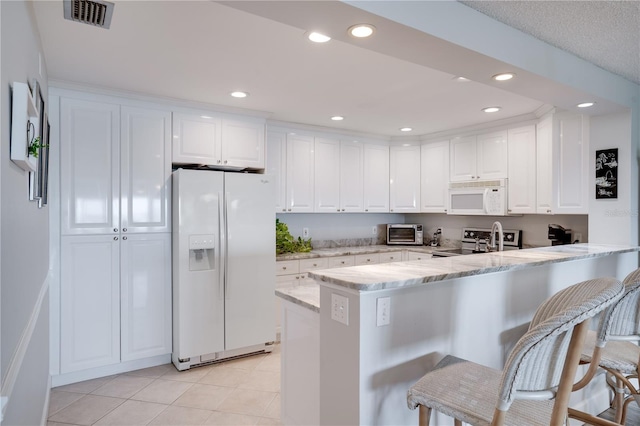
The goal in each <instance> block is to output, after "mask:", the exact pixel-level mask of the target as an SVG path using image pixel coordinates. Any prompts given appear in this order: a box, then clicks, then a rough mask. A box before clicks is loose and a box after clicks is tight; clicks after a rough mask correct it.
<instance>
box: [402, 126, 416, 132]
mask: <svg viewBox="0 0 640 426" xmlns="http://www.w3.org/2000/svg"><path fill="white" fill-rule="evenodd" d="M412 130H413V129H412V128H411V127H401V128H400V131H401V132H410V131H412Z"/></svg>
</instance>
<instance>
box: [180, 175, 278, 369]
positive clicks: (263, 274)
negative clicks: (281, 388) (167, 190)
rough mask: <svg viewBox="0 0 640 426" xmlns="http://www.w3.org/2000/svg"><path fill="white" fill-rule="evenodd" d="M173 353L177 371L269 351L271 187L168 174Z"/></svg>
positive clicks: (257, 179)
mask: <svg viewBox="0 0 640 426" xmlns="http://www.w3.org/2000/svg"><path fill="white" fill-rule="evenodd" d="M172 189H173V217H172V220H173V228H172V232H173V235H172V237H173V242H172V244H173V253H172V258H173V353H172V361H173V363H174V365H175V366H176V368H178V370H186V369H188V368H190V367H192V366H195V365H198V364H204V363H209V362H213V361H215V360H219V359H224V358H229V357H233V356H239V355H243V354H247V353H252V352H259V351H270V350H271V348H272V344H273V341H274V340H275V320H274V315H273V312H274V310H275V297H274V291H275V187H274V184H273V180H272V179H270V177H269V176H268V175H264V174H249V173H229V172H220V171H210V170H187V169H178V170H176V171H175V172H173V186H172Z"/></svg>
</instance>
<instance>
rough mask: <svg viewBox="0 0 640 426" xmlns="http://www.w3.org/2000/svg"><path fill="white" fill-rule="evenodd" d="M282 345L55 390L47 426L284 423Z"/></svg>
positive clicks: (163, 366) (165, 366)
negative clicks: (206, 363) (268, 350)
mask: <svg viewBox="0 0 640 426" xmlns="http://www.w3.org/2000/svg"><path fill="white" fill-rule="evenodd" d="M280 424H282V423H281V422H280V345H276V346H275V347H274V350H273V352H272V353H270V354H261V355H253V356H251V357H247V358H241V359H237V360H233V361H227V362H222V363H219V364H214V365H210V366H205V367H197V368H194V369H192V370H188V371H184V372H179V371H177V370H176V369H175V368H174V367H173V365H171V364H166V365H160V366H158V367H151V368H146V369H143V370H137V371H132V372H129V373H125V374H119V375H116V376H110V377H104V378H100V379H94V380H87V381H86V382H80V383H74V384H71V385H66V386H61V387H57V388H54V389H52V390H51V399H50V402H49V421H48V422H47V425H48V426H63V425H67V426H68V425H122V426H124V425H171V426H176V425H280Z"/></svg>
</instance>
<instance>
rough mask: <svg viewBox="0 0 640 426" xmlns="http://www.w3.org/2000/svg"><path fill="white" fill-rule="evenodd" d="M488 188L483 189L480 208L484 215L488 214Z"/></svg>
mask: <svg viewBox="0 0 640 426" xmlns="http://www.w3.org/2000/svg"><path fill="white" fill-rule="evenodd" d="M490 191H491V190H490V189H489V188H485V189H484V191H483V196H482V208H483V209H484V213H485V214H489V193H490Z"/></svg>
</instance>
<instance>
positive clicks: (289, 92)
mask: <svg viewBox="0 0 640 426" xmlns="http://www.w3.org/2000/svg"><path fill="white" fill-rule="evenodd" d="M473 3H474V4H472V6H473V7H476V8H478V9H481V10H482V11H483V12H484V13H487V14H490V13H497V12H496V11H497V10H498V11H499V10H503V11H506V12H504V13H503V14H502V15H500V16H499V17H498V19H500V20H507V19H509V18H513V17H514V16H518V15H519V14H521V12H522V10H523V9H517V7H514V8H510V7H503V8H500V6H499V5H498V6H496V5H495V4H492V5H487V6H486V7H484V6H483V7H484V8H481V7H480V4H479V3H483V4H484V3H512V2H478V4H476V2H473ZM513 3H527V2H513ZM552 3H557V2H552ZM567 3H575V2H567ZM598 3H600V2H598ZM520 7H524V6H520ZM34 10H35V13H36V19H37V22H38V27H39V30H40V33H41V38H42V43H43V49H44V54H45V58H46V62H47V70H48V75H49V78H50V79H51V80H58V81H66V82H73V83H81V84H86V85H91V86H97V87H102V88H109V89H117V90H124V91H134V92H139V93H143V94H149V95H154V96H160V97H167V98H175V99H182V100H189V101H197V102H204V103H208V104H214V105H222V106H228V107H236V108H245V109H249V110H255V111H262V112H266V113H268V114H269V118H271V119H273V120H279V121H286V122H294V123H305V124H312V125H318V126H326V127H334V128H338V129H344V130H352V131H358V132H365V133H371V134H377V135H385V136H391V137H393V136H399V135H401V134H402V133H401V132H400V131H399V128H400V127H404V126H410V127H412V128H413V129H414V131H413V132H412V134H413V135H426V134H432V133H437V132H441V131H445V130H448V129H457V128H464V127H467V126H474V125H478V124H479V123H483V122H486V121H492V120H499V119H504V118H508V117H515V116H521V115H524V114H530V113H532V112H534V111H535V110H536V109H538V108H540V107H541V106H543V104H544V103H543V101H542V100H540V99H534V98H535V97H536V96H535V94H536V93H538V92H540V93H542V92H543V91H540V90H538V89H535V88H534V87H533V86H532V84H531V83H530V84H529V85H530V86H531V87H530V89H535V90H530V93H531V96H527V97H525V96H522V95H521V94H517V93H516V91H511V90H510V87H509V84H521V85H522V84H524V83H522V82H519V83H508V84H506V85H505V86H503V87H505V89H501V88H499V87H497V84H496V83H493V82H491V81H490V80H489V79H488V77H487V80H486V81H484V80H480V79H476V81H482V82H481V83H480V82H476V81H472V82H468V83H459V82H456V81H454V80H453V77H454V74H450V73H448V72H444V71H442V70H443V69H445V68H446V67H443V66H436V65H441V64H439V62H438V61H440V62H442V61H444V60H446V59H447V58H449V57H450V56H453V55H452V54H449V53H448V51H447V49H448V46H447V43H445V42H442V41H434V40H430V39H428V38H427V37H428V36H427V35H424V34H422V33H418V32H417V31H415V30H411V29H408V28H405V27H401V26H400V25H398V24H395V23H391V22H389V21H385V20H383V19H382V18H380V17H377V16H374V15H370V14H368V13H366V12H364V11H361V10H359V9H357V8H353V7H351V6H348V5H346V4H344V3H341V2H331V1H322V2H308V1H293V2H291V1H288V2H274V1H267V2H245V1H240V2H229V3H226V4H221V3H217V2H209V1H117V2H116V6H115V11H114V14H113V19H112V22H111V28H110V29H108V30H105V29H99V28H94V27H91V26H88V25H84V24H78V23H75V22H71V21H67V20H64V19H63V7H62V0H56V1H35V2H34ZM509 10H510V11H509ZM579 10H582V9H581V8H577V9H575V8H573V9H572V8H568V9H566V10H565V12H563V13H571V14H574V15H575V13H578V12H579ZM249 12H250V13H249ZM532 13H534V14H535V13H537V12H535V11H534V12H532ZM639 16H640V15H639ZM532 20H533V21H536V20H538V19H537V18H533V19H532ZM356 22H370V23H372V24H374V25H376V27H377V32H376V35H375V37H373V38H372V39H371V40H366V41H362V40H352V39H350V38H349V37H347V36H346V35H344V34H343V33H344V31H345V29H346V28H347V27H348V26H349V25H350V24H352V23H356ZM567 22H572V21H571V20H567ZM579 22H580V23H582V21H579ZM313 25H316V26H318V27H319V28H324V29H325V30H326V31H327V32H328V33H330V34H332V35H334V39H333V40H332V41H330V42H329V43H326V44H321V45H320V44H314V43H311V42H309V41H308V40H306V39H305V37H304V33H305V30H307V29H310V28H312V26H313ZM514 25H515V24H514ZM538 27H543V26H538ZM636 29H637V28H636ZM542 30H544V28H542ZM547 31H548V29H547ZM543 32H544V31H543ZM335 34H342V35H339V36H335ZM554 34H558V32H557V31H556V32H555V33H554ZM562 37H565V38H568V39H570V38H571V37H570V35H569V36H567V35H566V34H562ZM356 43H359V44H360V45H356ZM412 43H413V46H412V45H411V44H412ZM419 43H431V44H430V48H432V49H431V50H430V52H431V55H430V56H426V55H420V56H421V57H420V58H418V59H416V60H413V59H412V60H407V59H406V58H407V57H409V55H408V52H409V49H411V48H420V49H424V47H423V46H418V44H419ZM585 43H586V44H589V43H591V41H590V40H584V42H583V44H585ZM577 44H578V45H580V43H577ZM614 56H615V55H614ZM619 56H623V55H619ZM402 58H405V59H402ZM464 66H465V68H468V69H470V70H471V69H473V70H475V72H476V73H478V72H480V71H482V72H486V73H489V74H487V75H488V76H490V75H492V74H490V72H493V70H498V71H500V70H501V68H500V67H501V66H502V67H503V68H504V65H501V64H499V63H494V62H491V63H490V62H488V61H487V58H485V57H480V56H479V55H473V54H472V52H470V53H468V54H467V55H466V56H465V59H464ZM601 66H602V65H601ZM624 66H627V67H631V68H633V67H634V66H636V65H634V64H633V63H631V64H630V65H623V67H624ZM612 71H613V70H612ZM627 71H628V70H627ZM636 71H637V70H636ZM519 77H520V74H519ZM514 87H515V86H514ZM234 90H245V91H248V92H250V96H249V97H248V98H246V99H242V100H238V99H234V98H231V97H230V96H229V92H231V91H234ZM519 93H523V91H520V92H519ZM492 105H500V106H501V107H502V108H503V109H502V111H500V112H499V113H497V114H493V115H489V114H486V113H483V112H481V111H480V110H481V108H483V107H486V106H492ZM332 115H344V116H345V117H346V119H345V120H344V121H343V122H339V123H338V122H333V121H331V120H330V119H329V117H330V116H332Z"/></svg>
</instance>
